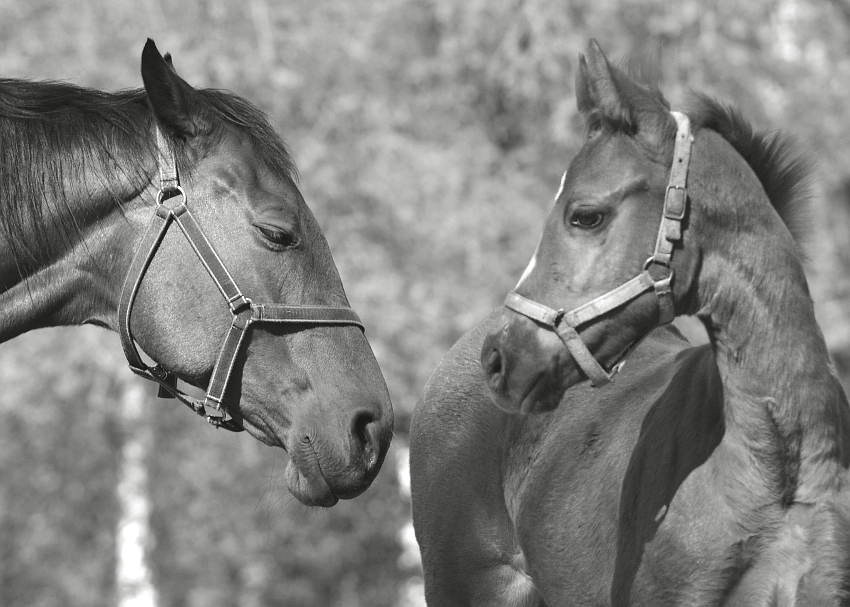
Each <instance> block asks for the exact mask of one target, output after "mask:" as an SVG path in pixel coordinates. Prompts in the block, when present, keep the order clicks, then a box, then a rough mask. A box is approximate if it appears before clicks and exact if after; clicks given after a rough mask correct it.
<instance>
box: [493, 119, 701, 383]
mask: <svg viewBox="0 0 850 607" xmlns="http://www.w3.org/2000/svg"><path fill="white" fill-rule="evenodd" d="M671 113H672V114H673V117H674V118H675V119H676V124H677V127H678V128H677V132H676V146H675V148H674V150H673V166H672V167H671V169H670V180H669V182H668V183H667V190H666V192H665V195H664V214H663V215H662V217H661V226H660V227H659V229H658V238H657V239H656V241H655V251H654V252H653V254H652V256H651V257H650V258H649V259H647V260H646V263H645V264H644V266H643V271H642V272H641V273H640V274H638V275H637V276H635V277H634V278H632V279H631V280H629V281H628V282H625V283H624V284H622V285H620V286H619V287H616V288H614V289H612V290H611V291H608V292H607V293H605V294H603V295H600V296H599V297H597V298H596V299H594V300H592V301H589V302H588V303H586V304H583V305H581V306H579V307H578V308H575V309H574V310H571V311H569V312H564V310H555V309H553V308H550V307H548V306H546V305H543V304H541V303H538V302H536V301H533V300H531V299H528V298H527V297H523V296H522V295H520V294H519V293H516V292H515V291H512V292H510V293H508V296H507V297H506V298H505V307H507V308H510V309H511V310H513V311H514V312H518V313H520V314H522V315H523V316H527V317H528V318H530V319H532V320H534V321H536V322H538V323H540V324H542V325H544V326H545V327H546V328H548V329H550V330H552V331H554V332H555V333H557V335H558V337H560V338H561V341H563V342H564V345H566V347H567V349H568V350H569V352H570V354H571V355H572V357H573V359H574V360H575V361H576V364H578V366H579V367H581V369H582V371H584V373H585V374H586V375H587V376H588V377H589V378H590V381H591V383H592V384H593V385H594V386H602V385H604V384H607V383H608V382H610V381H611V377H612V376H613V374H614V372H611V373H608V372H607V371H606V370H605V369H604V368H603V367H602V365H600V364H599V362H598V361H597V360H596V358H594V356H593V354H591V353H590V350H589V349H588V347H587V346H586V345H585V343H584V341H582V339H581V337H580V336H579V334H578V330H577V329H578V328H579V327H580V326H581V325H584V324H586V323H588V322H590V321H592V320H595V319H597V318H599V317H600V316H602V315H603V314H606V313H608V312H610V311H611V310H614V309H615V308H619V307H620V306H622V305H624V304H626V303H628V302H630V301H632V300H633V299H636V298H637V297H638V296H640V295H642V294H643V293H645V292H646V291H649V290H650V289H652V290H654V291H655V295H656V296H657V298H658V307H659V321H658V324H659V325H664V324H667V323H670V322H672V321H673V318H674V317H675V315H676V313H675V302H674V301H673V291H672V289H671V286H670V283H671V281H672V280H673V269H672V268H671V267H670V260H671V258H672V257H673V247H674V246H675V244H676V242H678V241H679V240H681V239H682V220H683V219H684V218H685V212H686V211H687V208H688V190H687V179H688V165H689V164H690V159H691V146H692V144H693V141H694V138H693V135H692V134H691V129H690V120H688V117H687V116H685V115H684V114H682V113H680V112H671ZM653 266H655V267H657V268H660V269H661V271H662V276H661V278H655V277H654V276H653V275H652V274H651V273H650V271H649V270H650V268H652V267H653Z"/></svg>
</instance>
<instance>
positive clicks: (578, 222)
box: [570, 209, 605, 230]
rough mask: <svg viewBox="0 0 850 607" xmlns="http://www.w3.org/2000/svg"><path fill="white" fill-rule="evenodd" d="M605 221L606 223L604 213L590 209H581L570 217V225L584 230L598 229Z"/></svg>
mask: <svg viewBox="0 0 850 607" xmlns="http://www.w3.org/2000/svg"><path fill="white" fill-rule="evenodd" d="M603 221H605V214H604V213H602V212H601V211H593V210H590V209H584V210H583V209H579V210H577V211H575V212H574V213H573V215H572V217H570V225H571V226H574V227H576V228H580V229H582V230H592V229H593V228H598V227H599V226H600V225H602V222H603Z"/></svg>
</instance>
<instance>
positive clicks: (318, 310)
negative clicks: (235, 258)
mask: <svg viewBox="0 0 850 607" xmlns="http://www.w3.org/2000/svg"><path fill="white" fill-rule="evenodd" d="M156 139H157V148H158V157H159V178H160V185H159V192H158V193H157V196H156V208H155V209H154V214H153V217H152V218H151V220H150V223H149V224H148V227H147V229H146V230H145V233H144V235H143V236H142V240H141V242H140V243H139V246H138V248H137V249H136V253H135V256H134V257H133V261H132V263H131V264H130V269H129V270H128V271H127V278H126V279H125V280H124V287H123V289H122V290H121V300H120V303H119V304H118V332H119V334H120V335H121V345H122V346H123V348H124V355H125V356H126V357H127V362H128V363H129V365H130V369H132V370H133V372H134V373H136V374H137V375H140V376H142V377H144V378H145V379H149V380H151V381H155V382H157V383H158V384H159V396H160V397H161V398H176V399H178V400H180V401H181V402H182V403H184V404H186V405H188V406H189V407H191V408H192V410H193V411H195V413H197V414H198V415H200V416H202V417H204V418H206V420H207V421H208V422H209V423H211V424H212V425H213V426H215V427H216V428H224V429H226V430H230V431H232V432H241V431H242V430H244V428H243V427H242V425H241V424H240V423H238V422H237V421H236V420H234V419H233V417H232V416H228V413H227V411H226V409H225V408H224V406H223V404H222V399H223V398H224V394H225V392H226V390H227V382H228V380H229V379H230V374H231V371H232V370H233V365H234V363H235V362H236V357H237V356H238V354H239V351H240V347H241V345H242V342H243V339H244V337H245V333H246V332H247V331H248V328H249V327H250V326H251V325H252V324H254V323H283V324H295V325H308V326H309V325H354V326H356V327H360V329H361V330H363V323H362V322H361V321H360V317H359V316H357V313H356V312H355V311H354V310H352V309H351V308H348V307H345V306H325V305H314V306H293V305H286V304H278V303H260V304H257V303H254V302H252V301H251V300H250V299H248V298H247V297H245V296H244V295H243V294H242V292H241V291H240V290H239V287H238V286H236V282H234V280H233V278H232V277H231V275H230V272H228V271H227V268H226V267H225V265H224V263H223V262H222V261H221V258H220V257H219V256H218V253H216V251H215V249H214V248H213V246H212V244H211V243H210V241H209V240H208V239H207V237H206V235H205V234H204V231H203V230H202V229H201V227H200V226H199V225H198V223H197V221H195V218H194V216H193V215H192V213H191V212H189V207H187V206H186V192H185V191H184V190H183V188H182V187H181V186H180V179H179V177H178V175H177V162H176V160H175V157H174V152H173V151H172V149H171V147H170V146H169V145H168V143H167V141H166V140H165V137H164V136H163V134H162V132H161V131H160V129H159V128H158V127H157V128H156ZM172 221H173V222H175V223H176V224H177V225H178V226H179V227H180V231H181V232H182V233H183V235H184V236H185V237H186V239H187V240H188V241H189V244H190V245H192V249H193V250H194V251H195V253H196V254H197V256H198V259H200V260H201V263H203V264H204V267H205V268H206V270H207V272H208V273H209V275H210V277H211V278H212V279H213V282H215V285H216V287H218V290H219V291H220V292H221V294H222V296H223V297H224V299H225V300H226V301H227V305H228V307H229V308H230V314H231V315H232V317H233V320H232V322H231V325H230V329H229V330H228V332H227V335H225V337H224V343H223V344H222V346H221V351H220V352H219V355H218V359H217V360H216V363H215V367H214V368H213V372H212V376H211V377H210V382H209V385H208V386H207V391H206V395H205V396H204V399H203V400H199V399H196V398H193V397H191V396H189V395H188V394H186V393H185V392H182V391H180V390H179V389H178V388H177V375H176V374H175V373H174V372H172V371H168V370H166V369H164V368H162V366H161V365H159V364H157V365H155V366H153V367H151V366H148V365H147V364H145V362H144V361H143V360H142V358H141V356H140V355H139V351H138V349H137V348H136V341H135V339H134V338H133V334H132V333H131V331H130V315H131V314H132V311H133V303H134V302H135V300H136V295H137V294H138V291H139V286H140V285H141V284H142V279H143V278H144V277H145V274H146V273H147V270H148V268H149V267H150V264H151V261H153V258H154V256H155V255H156V252H157V251H158V250H159V246H160V244H162V240H163V238H164V237H165V234H166V232H167V231H168V228H169V226H170V225H171V222H172ZM207 407H210V408H213V409H215V410H216V411H218V412H219V413H220V415H210V414H208V413H207Z"/></svg>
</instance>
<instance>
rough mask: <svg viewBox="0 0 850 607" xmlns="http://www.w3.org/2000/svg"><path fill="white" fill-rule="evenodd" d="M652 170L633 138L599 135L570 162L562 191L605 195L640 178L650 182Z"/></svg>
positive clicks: (652, 166)
mask: <svg viewBox="0 0 850 607" xmlns="http://www.w3.org/2000/svg"><path fill="white" fill-rule="evenodd" d="M653 168H654V165H653V163H652V162H651V161H650V160H649V159H648V158H646V156H645V155H644V154H642V153H641V150H640V148H639V146H638V145H637V143H636V142H635V141H634V139H633V138H631V137H628V136H625V135H611V134H604V135H600V136H598V137H597V138H595V139H593V140H591V141H588V142H587V143H586V144H585V145H584V146H583V147H582V148H581V150H579V153H578V154H577V155H576V157H575V158H574V159H573V161H572V162H571V163H570V166H569V168H568V169H567V172H566V174H565V175H564V179H563V187H562V192H568V193H571V194H572V193H574V192H576V191H580V192H582V193H587V194H588V195H592V194H604V193H606V192H611V191H613V190H616V189H618V188H620V187H622V186H623V184H625V183H628V182H633V181H635V180H637V179H638V178H641V177H643V178H645V179H646V180H647V181H650V179H651V175H652V172H653Z"/></svg>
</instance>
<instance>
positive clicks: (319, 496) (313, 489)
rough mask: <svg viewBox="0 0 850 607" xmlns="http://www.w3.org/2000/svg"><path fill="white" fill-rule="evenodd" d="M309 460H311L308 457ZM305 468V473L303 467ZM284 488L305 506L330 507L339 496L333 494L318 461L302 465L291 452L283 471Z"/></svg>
mask: <svg viewBox="0 0 850 607" xmlns="http://www.w3.org/2000/svg"><path fill="white" fill-rule="evenodd" d="M308 460H309V461H312V460H310V459H309V458H308ZM304 468H306V474H305V469H304ZM283 476H284V479H285V481H286V488H287V489H289V492H290V493H291V494H292V495H294V496H295V498H296V499H297V500H298V501H299V502H301V503H302V504H304V505H305V506H320V507H322V508H330V507H331V506H333V505H335V504H336V503H337V502H338V501H339V498H338V497H337V496H336V495H334V492H333V490H331V488H330V486H329V485H328V483H327V481H325V478H324V476H322V471H321V470H320V469H319V466H318V463H316V462H314V463H313V465H312V466H311V465H307V466H304V467H302V462H297V461H296V460H295V457H294V455H293V454H290V459H289V463H288V464H287V465H286V471H285V472H284V475H283Z"/></svg>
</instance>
